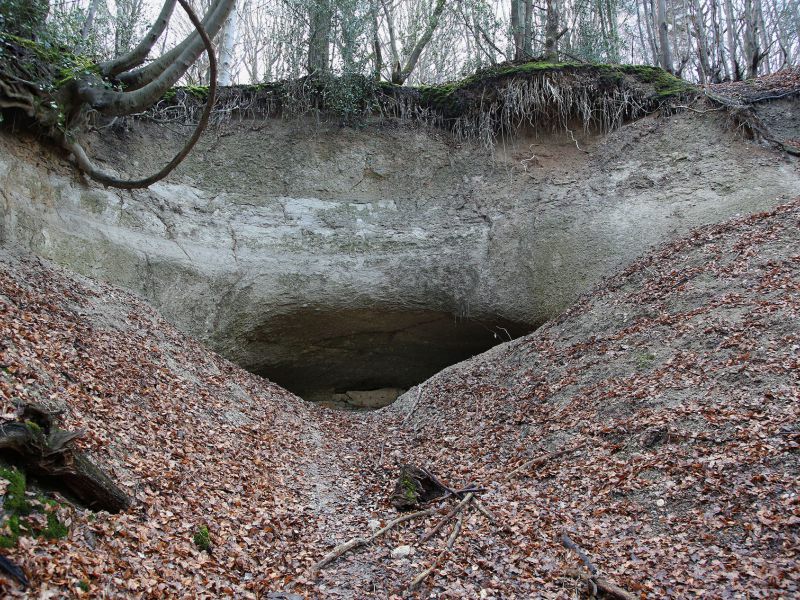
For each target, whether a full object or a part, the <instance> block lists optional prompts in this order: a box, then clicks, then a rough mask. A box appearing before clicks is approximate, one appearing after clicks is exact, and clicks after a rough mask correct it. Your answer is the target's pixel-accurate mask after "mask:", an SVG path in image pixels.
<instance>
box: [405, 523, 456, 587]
mask: <svg viewBox="0 0 800 600" xmlns="http://www.w3.org/2000/svg"><path fill="white" fill-rule="evenodd" d="M463 524H464V513H463V512H462V513H461V514H459V515H458V520H457V521H456V524H455V526H453V531H452V532H450V537H448V538H447V545H446V546H445V548H444V550H442V551H441V552H440V553H439V556H437V557H436V560H434V561H433V564H432V565H431V566H430V567H428V568H427V569H425V570H424V571H422V572H421V573H420V574H419V575H417V576H416V577H414V579H413V580H412V581H411V585H410V586H409V587H410V588H411V589H412V590H413V589H414V588H416V587H417V586H419V584H420V583H422V582H423V581H425V579H426V578H427V577H428V575H430V574H431V573H433V572H434V571H435V570H436V569H438V568H439V567H440V566H441V565H442V563H443V562H444V560H445V558H446V556H447V554H448V553H449V552H450V551H451V550H452V549H453V544H455V541H456V538H457V537H458V534H459V533H461V526H462V525H463Z"/></svg>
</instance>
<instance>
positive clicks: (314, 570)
mask: <svg viewBox="0 0 800 600" xmlns="http://www.w3.org/2000/svg"><path fill="white" fill-rule="evenodd" d="M437 512H438V509H437V508H429V509H427V510H420V511H417V512H413V513H408V514H405V515H403V516H401V517H398V518H396V519H395V520H393V521H390V522H389V524H388V525H386V526H385V527H383V528H381V529H379V530H378V531H376V532H375V533H373V534H372V535H369V536H367V537H357V538H353V539H352V540H350V541H348V542H345V543H344V544H339V545H338V546H336V548H334V549H333V550H331V551H330V552H328V554H326V555H325V556H324V557H323V558H322V560H320V561H319V562H317V563H316V564H314V565H313V566H312V567H311V576H312V577H316V576H317V574H318V573H319V571H320V570H321V569H322V568H323V567H325V566H326V565H329V564H330V563H332V562H333V561H335V560H336V559H337V558H339V557H340V556H342V555H344V554H347V553H348V552H350V551H351V550H355V549H356V548H361V547H362V546H366V545H367V544H370V543H372V542H374V541H375V540H377V539H378V538H379V537H381V536H383V535H385V534H386V533H387V532H388V531H390V530H392V529H393V528H394V527H396V526H397V525H399V524H400V523H403V522H405V521H410V520H411V519H421V518H424V517H429V516H431V515H433V514H436V513H437Z"/></svg>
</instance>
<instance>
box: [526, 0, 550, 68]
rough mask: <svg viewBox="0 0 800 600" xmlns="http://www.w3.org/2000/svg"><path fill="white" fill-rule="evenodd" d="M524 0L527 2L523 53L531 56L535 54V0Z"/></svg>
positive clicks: (528, 56) (527, 56)
mask: <svg viewBox="0 0 800 600" xmlns="http://www.w3.org/2000/svg"><path fill="white" fill-rule="evenodd" d="M523 1H524V2H525V6H524V8H525V21H524V26H523V28H522V54H523V56H524V58H531V57H532V56H533V0H523ZM545 60H547V59H545Z"/></svg>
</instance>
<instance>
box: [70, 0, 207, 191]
mask: <svg viewBox="0 0 800 600" xmlns="http://www.w3.org/2000/svg"><path fill="white" fill-rule="evenodd" d="M178 2H179V3H180V5H181V6H182V7H183V9H184V10H185V11H186V14H187V15H188V16H189V19H190V20H191V22H192V25H194V27H195V29H197V32H198V33H199V34H200V38H201V39H202V40H203V44H204V45H205V48H206V54H207V55H208V68H209V71H210V84H209V88H208V99H207V100H206V105H205V107H204V108H203V113H202V115H201V116H200V120H199V121H198V123H197V126H196V127H195V129H194V133H193V134H192V137H190V138H189V140H188V141H187V142H186V144H185V145H184V147H183V149H182V150H181V151H180V152H178V154H176V155H175V157H174V158H173V159H172V160H171V161H169V163H167V165H166V166H164V167H163V168H162V169H161V170H160V171H158V173H155V174H154V175H151V176H149V177H145V178H143V179H132V180H128V179H121V178H119V177H116V176H115V175H111V174H110V173H107V172H105V171H103V170H102V169H99V168H98V167H97V166H96V165H95V164H94V163H93V162H92V160H91V159H90V158H89V157H88V156H87V154H86V152H85V151H84V149H83V147H82V146H81V145H80V143H78V142H77V141H74V140H71V139H69V138H68V137H66V136H65V137H64V139H63V141H62V145H63V146H64V148H65V149H67V150H69V151H70V152H71V153H72V154H73V156H74V157H75V161H76V162H77V164H78V167H79V168H80V170H81V171H83V172H84V173H86V174H87V175H88V176H89V177H91V178H92V179H94V180H95V181H98V182H100V183H102V184H104V185H108V186H111V187H116V188H121V189H125V190H133V189H137V188H145V187H147V186H149V185H152V184H154V183H156V182H157V181H161V180H162V179H164V178H165V177H166V176H167V175H169V174H170V173H171V172H172V171H173V170H174V169H175V167H177V166H178V165H179V164H180V163H181V162H183V159H184V158H186V156H187V155H188V154H189V152H191V151H192V148H194V146H195V144H197V141H198V140H199V139H200V136H201V135H202V133H203V131H204V130H205V128H206V126H207V125H208V120H209V118H210V116H211V110H212V108H213V106H214V100H215V98H216V94H217V59H216V56H215V55H214V46H213V44H212V43H211V39H210V38H209V37H208V33H206V30H205V29H204V28H203V25H202V23H200V19H198V18H197V15H196V14H195V13H194V11H193V10H192V7H191V6H190V5H189V3H188V2H187V0H178Z"/></svg>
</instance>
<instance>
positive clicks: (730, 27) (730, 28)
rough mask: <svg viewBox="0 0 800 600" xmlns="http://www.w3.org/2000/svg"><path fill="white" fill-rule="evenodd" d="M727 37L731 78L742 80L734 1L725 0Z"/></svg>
mask: <svg viewBox="0 0 800 600" xmlns="http://www.w3.org/2000/svg"><path fill="white" fill-rule="evenodd" d="M725 26H726V32H725V37H726V39H727V41H728V58H729V59H730V63H731V78H732V79H733V80H734V81H741V79H742V69H741V67H739V61H738V60H737V58H736V21H735V20H734V18H733V2H732V1H731V0H725Z"/></svg>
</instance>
